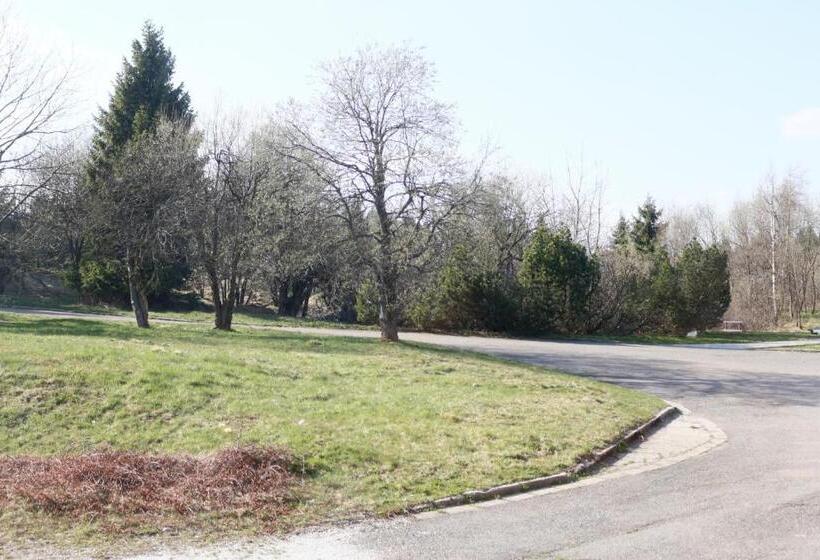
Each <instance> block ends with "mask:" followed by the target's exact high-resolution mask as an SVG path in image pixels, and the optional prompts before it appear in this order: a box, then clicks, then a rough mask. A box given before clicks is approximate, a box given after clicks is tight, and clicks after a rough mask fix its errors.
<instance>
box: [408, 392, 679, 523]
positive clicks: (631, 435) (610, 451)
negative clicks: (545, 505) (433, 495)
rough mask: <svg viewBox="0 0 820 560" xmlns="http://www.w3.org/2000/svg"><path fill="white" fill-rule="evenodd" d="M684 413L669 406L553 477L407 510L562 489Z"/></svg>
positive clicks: (416, 511)
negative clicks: (560, 486) (561, 486)
mask: <svg viewBox="0 0 820 560" xmlns="http://www.w3.org/2000/svg"><path fill="white" fill-rule="evenodd" d="M680 414H681V411H680V410H679V409H678V408H677V407H675V406H667V407H666V408H664V409H663V410H661V411H660V412H658V413H657V414H656V415H655V416H654V417H652V419H650V420H649V421H647V422H645V423H644V424H641V425H640V426H638V427H637V428H635V429H634V430H631V431H629V432H627V433H626V434H624V435H623V436H622V437H621V438H619V439H618V441H616V442H615V443H613V444H611V445H609V446H607V447H605V448H603V449H601V450H599V451H595V452H593V453H592V456H591V457H590V458H588V459H585V460H583V461H581V462H579V463H578V464H576V465H575V466H573V467H572V468H570V469H567V470H566V471H563V472H560V473H556V474H552V475H549V476H541V477H538V478H532V479H529V480H522V481H520V482H511V483H509V484H501V485H499V486H493V487H491V488H484V489H481V490H468V491H466V492H463V493H461V494H455V495H453V496H447V497H445V498H439V499H438V500H433V501H432V502H425V503H422V504H418V505H415V506H411V507H408V508H407V509H406V510H405V511H406V512H407V513H423V512H427V511H435V510H439V509H445V508H450V507H455V506H463V505H467V504H472V503H475V502H484V501H487V500H495V499H498V498H503V497H505V496H510V495H513V494H521V493H524V492H530V491H532V490H540V489H542V488H549V487H551V486H558V485H561V484H567V483H569V482H573V481H574V480H576V479H577V478H578V477H579V476H581V475H583V474H589V473H592V472H594V471H595V470H597V469H598V468H600V467H602V466H603V465H604V464H605V463H606V461H607V460H609V459H610V458H611V457H613V456H614V455H616V454H617V452H618V450H619V449H621V448H622V447H623V446H624V445H629V444H632V443H634V442H635V441H636V440H638V439H640V438H644V437H646V436H647V435H649V434H651V433H652V432H654V431H655V430H657V429H658V428H660V427H661V426H663V425H664V424H665V423H666V422H668V421H670V420H672V419H673V418H676V417H677V416H679V415H680Z"/></svg>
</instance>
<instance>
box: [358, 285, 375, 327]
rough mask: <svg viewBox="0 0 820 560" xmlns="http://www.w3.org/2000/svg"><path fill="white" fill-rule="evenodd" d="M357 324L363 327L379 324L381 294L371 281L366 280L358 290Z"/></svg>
mask: <svg viewBox="0 0 820 560" xmlns="http://www.w3.org/2000/svg"><path fill="white" fill-rule="evenodd" d="M356 322H358V323H361V324H363V325H375V324H376V323H378V322H379V293H378V291H376V285H375V284H374V283H373V281H371V280H365V281H364V282H362V283H361V284H360V285H359V289H358V290H356Z"/></svg>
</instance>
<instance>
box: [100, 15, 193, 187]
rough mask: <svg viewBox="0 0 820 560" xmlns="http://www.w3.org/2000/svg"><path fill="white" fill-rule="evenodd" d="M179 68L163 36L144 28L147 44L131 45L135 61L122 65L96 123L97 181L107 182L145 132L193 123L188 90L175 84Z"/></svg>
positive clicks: (153, 28)
mask: <svg viewBox="0 0 820 560" xmlns="http://www.w3.org/2000/svg"><path fill="white" fill-rule="evenodd" d="M174 64H175V60H174V55H173V54H171V51H170V50H168V48H167V47H166V46H165V43H164V40H163V34H162V30H161V29H160V28H158V27H157V26H155V25H154V24H153V23H151V22H150V21H147V22H145V24H144V25H143V28H142V38H141V39H136V40H134V42H133V43H132V45H131V60H128V59H125V58H124V59H123V67H122V70H121V71H120V73H119V74H117V77H116V79H115V81H114V92H113V93H112V94H111V99H110V101H109V103H108V108H106V109H101V110H100V113H99V115H98V116H97V118H96V130H95V135H94V140H93V145H92V154H91V165H90V169H89V173H90V176H91V178H92V180H95V181H100V180H102V181H104V180H105V174H106V172H108V171H110V169H111V167H112V165H113V163H114V161H115V160H116V158H117V157H118V156H119V155H120V154H121V153H122V150H123V148H124V147H125V145H126V144H127V143H128V142H129V141H130V140H133V139H134V138H136V137H137V136H139V135H140V134H142V133H143V132H147V131H151V130H154V129H155V127H156V126H157V123H158V122H159V121H160V119H162V118H166V119H168V120H170V121H179V120H182V121H185V122H188V123H190V122H191V121H192V120H193V116H194V115H193V112H192V110H191V99H190V96H189V95H188V93H187V92H186V91H185V88H184V84H182V83H180V84H178V85H174V83H173V78H174Z"/></svg>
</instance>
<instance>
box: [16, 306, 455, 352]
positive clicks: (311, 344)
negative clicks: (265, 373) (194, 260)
mask: <svg viewBox="0 0 820 560" xmlns="http://www.w3.org/2000/svg"><path fill="white" fill-rule="evenodd" d="M3 334H15V335H37V336H71V337H89V338H101V339H113V340H139V341H145V342H156V343H162V342H179V343H185V344H191V345H201V346H208V347H213V346H215V345H221V344H231V345H235V344H242V343H245V344H247V345H248V346H249V347H251V348H253V349H256V350H258V349H260V348H267V349H270V350H275V351H277V352H305V351H311V352H327V353H336V354H344V353H351V354H360V355H365V354H367V353H373V352H379V350H380V349H386V348H388V346H387V345H383V344H382V343H380V342H379V341H378V340H375V339H373V338H363V337H353V336H350V337H346V336H324V335H319V334H305V333H298V332H290V331H286V330H282V331H279V330H262V329H247V330H234V331H219V330H216V329H213V328H209V327H206V326H204V325H203V326H193V325H185V324H178V325H170V324H160V325H158V326H156V325H155V326H153V327H151V328H149V329H140V328H138V327H137V326H136V325H134V324H130V323H129V322H128V321H125V320H116V321H111V320H109V321H105V320H94V319H88V318H82V319H80V318H78V319H75V318H66V317H42V318H41V317H25V318H20V317H18V316H15V315H14V314H5V315H4V314H3V313H0V336H2V335H3ZM399 347H400V348H406V347H417V348H418V349H424V350H426V351H432V352H437V353H438V352H441V353H450V354H452V353H453V351H452V350H445V349H441V348H436V347H433V346H426V345H416V344H412V343H400V344H399Z"/></svg>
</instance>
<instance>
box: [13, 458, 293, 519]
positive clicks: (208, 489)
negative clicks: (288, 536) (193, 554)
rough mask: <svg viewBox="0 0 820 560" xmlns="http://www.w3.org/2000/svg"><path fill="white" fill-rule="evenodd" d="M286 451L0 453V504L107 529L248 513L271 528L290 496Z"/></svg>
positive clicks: (283, 512) (282, 514)
mask: <svg viewBox="0 0 820 560" xmlns="http://www.w3.org/2000/svg"><path fill="white" fill-rule="evenodd" d="M291 465H292V462H291V457H290V455H289V454H288V453H287V452H284V451H283V450H281V449H278V448H271V447H255V446H249V447H233V448H229V449H225V450H223V451H219V452H218V453H215V454H213V455H209V456H204V457H195V456H191V455H151V454H143V453H133V452H122V451H110V450H105V451H97V452H93V453H85V454H79V455H61V456H54V457H32V456H22V457H0V508H4V507H11V506H23V507H25V508H31V509H34V510H36V511H40V512H45V513H48V514H53V515H59V516H66V517H69V518H73V519H84V520H96V521H99V522H100V524H101V526H102V527H106V528H108V529H109V530H113V531H117V530H124V529H126V528H128V527H134V526H140V525H144V524H145V523H151V524H156V523H165V522H169V521H170V522H173V518H177V519H179V518H189V517H190V516H194V515H197V514H210V515H216V516H218V517H223V516H228V517H241V516H246V515H251V516H253V517H254V518H256V520H257V521H262V524H263V525H264V526H267V527H269V528H271V529H273V528H275V527H276V526H277V525H278V524H279V523H280V522H281V521H282V520H283V518H284V517H285V516H286V515H287V514H288V512H289V511H290V510H291V508H292V505H293V504H294V499H293V492H292V489H293V483H294V482H295V481H296V476H295V475H294V474H293V473H292V472H291V471H292V469H291Z"/></svg>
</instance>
